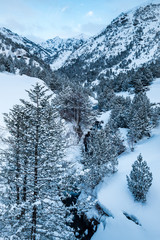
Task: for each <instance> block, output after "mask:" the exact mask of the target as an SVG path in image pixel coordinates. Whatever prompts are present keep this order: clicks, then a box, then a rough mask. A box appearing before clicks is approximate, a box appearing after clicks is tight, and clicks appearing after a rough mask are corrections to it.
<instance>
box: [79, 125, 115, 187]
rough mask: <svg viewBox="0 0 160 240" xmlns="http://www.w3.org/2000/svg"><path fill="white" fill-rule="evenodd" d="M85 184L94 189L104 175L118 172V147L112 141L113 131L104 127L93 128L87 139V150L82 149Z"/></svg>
mask: <svg viewBox="0 0 160 240" xmlns="http://www.w3.org/2000/svg"><path fill="white" fill-rule="evenodd" d="M82 155H83V162H82V163H83V164H84V171H85V173H86V174H85V175H84V182H85V186H88V187H91V188H92V189H93V188H94V187H95V186H96V185H97V184H99V182H100V181H101V180H102V178H103V177H105V176H107V175H108V174H110V173H114V172H116V166H117V164H118V162H117V155H118V154H117V148H116V146H114V144H113V142H112V137H111V133H110V132H109V131H107V128H106V130H104V129H100V130H96V129H95V130H94V129H93V130H91V132H90V135H89V137H88V140H87V151H85V150H83V151H82Z"/></svg>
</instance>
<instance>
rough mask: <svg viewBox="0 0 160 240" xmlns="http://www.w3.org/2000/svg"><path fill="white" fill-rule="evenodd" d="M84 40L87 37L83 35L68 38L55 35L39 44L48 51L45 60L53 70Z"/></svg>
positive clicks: (84, 41) (61, 64)
mask: <svg viewBox="0 0 160 240" xmlns="http://www.w3.org/2000/svg"><path fill="white" fill-rule="evenodd" d="M86 41H87V39H86V37H85V36H83V35H80V36H78V37H76V38H68V39H62V38H59V37H55V38H53V39H49V40H47V41H46V42H43V43H41V46H42V47H43V48H44V49H45V50H47V52H49V53H50V57H49V58H47V61H48V63H50V64H51V67H52V69H53V70H57V69H58V68H60V67H62V66H63V64H64V63H65V61H66V60H67V59H68V57H69V56H70V55H71V54H72V53H73V52H74V51H76V50H77V49H78V48H79V47H81V46H82V45H83V44H84V43H86Z"/></svg>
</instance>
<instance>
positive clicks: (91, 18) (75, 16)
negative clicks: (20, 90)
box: [0, 0, 146, 42]
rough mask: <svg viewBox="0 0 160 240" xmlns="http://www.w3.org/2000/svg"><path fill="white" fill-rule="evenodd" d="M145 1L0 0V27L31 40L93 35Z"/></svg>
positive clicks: (38, 40)
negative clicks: (122, 13) (121, 14)
mask: <svg viewBox="0 0 160 240" xmlns="http://www.w3.org/2000/svg"><path fill="white" fill-rule="evenodd" d="M144 2H146V0H0V27H6V28H8V29H10V30H12V31H13V32H16V33H18V34H20V35H23V36H25V37H27V38H29V39H31V40H33V41H37V42H40V41H44V40H47V39H50V38H53V37H56V36H59V37H62V38H68V37H73V36H76V35H79V34H81V33H83V34H86V35H89V36H93V35H95V34H97V33H98V32H100V31H101V30H102V29H103V28H105V27H106V26H107V25H108V24H109V23H110V22H111V21H112V20H113V18H115V17H117V16H118V15H119V14H120V13H121V12H125V11H128V10H130V9H132V8H134V7H136V6H138V5H140V4H142V3H144Z"/></svg>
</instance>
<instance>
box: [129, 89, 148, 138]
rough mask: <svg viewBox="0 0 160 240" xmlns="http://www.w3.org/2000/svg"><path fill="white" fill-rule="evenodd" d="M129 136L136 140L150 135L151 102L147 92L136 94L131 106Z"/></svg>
mask: <svg viewBox="0 0 160 240" xmlns="http://www.w3.org/2000/svg"><path fill="white" fill-rule="evenodd" d="M129 119H130V121H129V124H128V125H129V133H128V136H129V138H130V139H131V138H132V139H133V138H134V142H136V141H138V140H139V139H141V138H142V137H144V136H150V128H151V121H150V120H151V104H150V101H149V99H148V97H147V96H146V93H145V92H139V93H138V94H136V95H135V97H134V98H133V101H132V105H131V108H130V116H129Z"/></svg>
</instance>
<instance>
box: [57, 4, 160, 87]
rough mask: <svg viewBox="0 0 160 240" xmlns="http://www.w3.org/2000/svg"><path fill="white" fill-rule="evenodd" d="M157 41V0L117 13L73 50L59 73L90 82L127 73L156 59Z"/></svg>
mask: <svg viewBox="0 0 160 240" xmlns="http://www.w3.org/2000/svg"><path fill="white" fill-rule="evenodd" d="M159 40H160V1H159V3H154V2H153V3H150V4H145V5H142V6H140V7H138V8H136V9H133V10H132V11H129V12H126V13H122V14H120V15H119V16H118V17H117V18H115V19H114V20H113V21H112V22H111V24H110V25H108V26H107V27H106V29H104V30H103V31H102V32H101V33H100V34H99V35H97V36H95V37H92V38H90V39H89V40H88V41H87V42H86V43H85V44H83V45H82V46H81V47H80V48H78V49H77V50H76V51H74V52H73V54H71V56H70V57H69V58H68V59H67V61H66V62H65V65H64V66H63V67H62V68H61V69H60V70H61V71H62V72H64V73H66V74H67V75H68V76H70V78H73V79H74V78H79V80H80V81H90V82H91V81H95V80H96V79H97V77H98V79H101V77H102V76H106V74H108V73H109V72H110V71H111V70H112V71H113V72H114V73H115V74H118V73H119V72H126V71H128V70H130V69H132V68H137V67H140V66H142V64H144V63H149V62H151V61H153V60H156V59H158V58H159V57H160V51H159V47H160V46H159ZM60 70H59V71H60ZM80 73H81V74H80ZM100 76H101V77H100Z"/></svg>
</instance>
